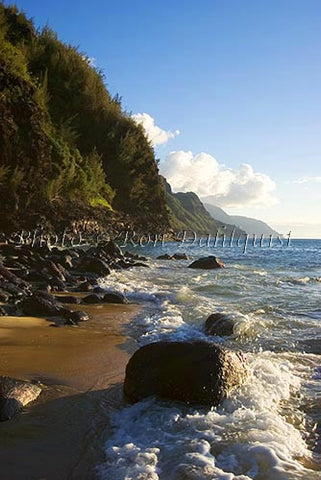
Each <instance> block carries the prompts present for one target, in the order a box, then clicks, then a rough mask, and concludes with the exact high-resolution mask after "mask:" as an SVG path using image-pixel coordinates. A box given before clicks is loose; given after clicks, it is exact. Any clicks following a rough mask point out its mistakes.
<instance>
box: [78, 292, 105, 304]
mask: <svg viewBox="0 0 321 480" xmlns="http://www.w3.org/2000/svg"><path fill="white" fill-rule="evenodd" d="M101 301H102V297H101V295H97V293H92V294H91V295H87V297H84V298H83V299H82V301H81V303H87V304H94V303H101Z"/></svg>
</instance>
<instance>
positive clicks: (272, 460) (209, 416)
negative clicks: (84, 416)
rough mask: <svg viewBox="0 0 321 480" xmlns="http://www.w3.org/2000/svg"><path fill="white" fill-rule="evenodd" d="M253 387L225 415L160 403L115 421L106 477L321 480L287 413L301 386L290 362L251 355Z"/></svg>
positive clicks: (147, 402) (234, 400)
mask: <svg viewBox="0 0 321 480" xmlns="http://www.w3.org/2000/svg"><path fill="white" fill-rule="evenodd" d="M249 362H250V366H251V368H252V375H251V378H250V380H249V382H248V383H247V384H246V385H244V386H243V387H242V388H240V389H239V390H238V391H236V392H235V394H234V395H233V397H232V398H229V399H227V400H225V402H224V403H223V405H222V406H221V407H220V408H216V409H214V408H212V409H210V410H208V409H198V410H195V409H192V408H187V407H184V406H182V405H180V404H178V403H174V402H165V401H159V400H156V399H153V398H150V399H146V400H144V401H142V402H139V403H137V404H135V405H134V406H130V407H127V408H125V409H124V410H122V411H120V412H117V413H115V414H114V416H113V418H112V426H113V432H114V433H113V435H112V437H111V438H110V439H109V440H108V442H107V444H106V450H105V452H106V460H105V462H104V464H103V465H101V466H100V467H99V472H100V478H102V479H110V478H112V479H113V480H114V479H115V480H125V479H128V480H129V479H132V480H147V479H148V480H180V479H191V480H196V479H197V480H210V479H211V480H214V479H215V480H252V479H253V480H254V479H255V480H256V479H264V480H285V479H286V480H289V479H293V480H294V479H304V480H306V479H309V480H314V479H315V480H316V479H317V478H320V475H319V473H318V472H314V471H312V470H308V469H306V468H305V467H303V466H302V464H300V463H299V461H298V460H297V458H299V457H308V456H309V452H308V450H307V446H306V444H305V442H304V440H303V438H302V436H301V434H300V432H299V430H297V429H296V428H295V427H294V426H293V425H292V424H290V423H288V422H287V421H286V419H285V417H283V416H281V415H280V414H279V408H280V402H291V395H292V392H293V389H294V390H296V389H298V388H299V386H300V383H301V380H300V378H299V377H298V376H296V375H295V373H294V371H293V370H294V369H293V365H292V364H291V363H290V362H289V361H288V360H287V359H286V358H283V357H282V355H278V356H277V355H275V354H270V353H268V352H264V353H262V354H260V355H256V356H254V355H250V357H249Z"/></svg>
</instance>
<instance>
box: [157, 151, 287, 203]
mask: <svg viewBox="0 0 321 480" xmlns="http://www.w3.org/2000/svg"><path fill="white" fill-rule="evenodd" d="M160 172H161V174H162V175H164V176H165V177H166V178H167V180H168V182H169V183H170V184H171V186H172V188H173V190H174V191H176V192H177V191H181V192H187V191H193V192H195V193H197V195H199V196H200V197H201V198H202V199H203V200H204V201H206V202H208V203H212V204H215V205H218V206H222V207H244V206H249V205H252V206H256V205H257V206H259V205H260V206H270V205H274V204H275V203H277V200H276V197H275V195H274V190H275V188H276V185H275V183H274V181H273V180H272V179H271V178H270V177H269V176H268V175H265V174H263V173H259V172H254V170H253V168H252V166H251V165H249V164H247V163H244V164H242V165H240V166H239V167H238V168H236V169H231V168H228V167H226V166H225V165H221V164H219V163H218V161H217V160H216V159H215V158H214V157H213V156H212V155H209V154H208V153H199V154H197V155H194V154H193V153H192V152H191V151H176V152H171V153H170V154H169V155H167V157H166V158H165V159H164V160H163V161H162V162H161V164H160Z"/></svg>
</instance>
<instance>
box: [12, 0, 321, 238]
mask: <svg viewBox="0 0 321 480" xmlns="http://www.w3.org/2000/svg"><path fill="white" fill-rule="evenodd" d="M16 4H17V5H18V6H19V7H21V8H23V10H24V11H25V12H26V13H27V15H28V16H31V17H33V18H34V21H35V23H36V25H38V26H41V25H44V24H45V23H47V22H48V23H49V25H50V26H51V27H52V28H53V29H54V30H56V31H57V32H58V35H59V38H60V39H61V40H63V41H65V42H67V43H71V44H73V45H78V46H79V48H80V50H82V51H83V52H85V53H86V54H87V55H88V57H90V58H94V62H95V65H96V66H97V67H99V68H100V69H102V70H103V71H104V73H105V75H106V83H107V86H108V88H109V89H110V91H111V92H112V93H113V94H114V93H119V94H120V95H121V97H122V98H123V105H124V107H125V108H126V109H127V110H128V111H130V112H133V113H135V114H136V113H146V114H148V115H150V116H151V117H153V119H154V122H155V124H156V125H157V126H159V127H161V128H162V129H164V130H165V131H171V132H175V131H176V130H179V131H180V134H179V135H172V137H174V138H169V139H168V141H167V142H166V143H163V144H159V145H157V144H156V143H155V149H156V153H157V155H158V156H159V157H160V158H161V160H162V162H164V167H163V168H164V173H166V174H167V175H168V176H169V177H170V178H169V179H170V180H172V183H173V184H174V188H181V189H184V188H185V189H187V188H189V189H191V188H194V190H195V191H196V192H197V193H199V194H200V195H201V196H203V197H204V198H205V197H209V196H211V194H213V195H212V197H213V201H215V200H217V202H218V204H220V205H221V206H222V207H223V208H225V210H227V211H228V212H229V213H231V214H246V215H250V216H254V217H257V218H261V219H263V220H267V221H269V222H270V223H271V224H273V225H274V226H276V227H277V228H278V229H279V230H280V231H284V232H285V231H286V230H287V229H289V228H292V230H293V231H294V233H295V234H296V236H307V237H308V236H312V237H316V236H318V237H320V238H321V208H320V206H319V205H320V204H321V195H320V193H319V192H320V190H321V188H320V187H321V161H320V160H321V158H320V157H321V154H320V146H321V145H320V143H321V140H320V139H321V88H320V85H321V1H320V0H278V1H275V0H268V1H267V0H260V1H257V0H255V1H254V0H242V1H241V0H220V1H215V0H211V1H209V0H203V1H200V2H195V1H190V0H187V1H186V0H185V1H182V0H179V1H176V2H170V1H168V0H163V1H162V2H153V1H146V0H138V1H135V0H132V1H130V0H123V1H118V2H111V1H102V0H99V1H98V0H92V2H90V3H89V2H88V1H86V2H85V1H75V0H72V1H68V2H64V3H62V2H57V1H52V0H46V1H45V2H44V1H39V0H18V1H17V2H16ZM173 151H174V152H181V156H179V155H178V154H177V155H176V156H175V157H173V155H171V154H170V152H173ZM182 152H183V153H182ZM186 152H191V154H190V155H189V157H188V158H187V156H186ZM201 152H205V153H206V154H208V156H206V157H204V156H203V157H199V156H197V155H198V154H200V153H201ZM212 157H215V159H216V161H217V162H216V163H215V168H212V167H213V165H212V163H211V162H212V160H211V158H212ZM173 158H174V159H175V161H173V162H172V163H171V165H169V162H171V161H172V159H173ZM215 159H214V160H213V162H215ZM162 162H161V165H162ZM206 162H208V163H206ZM241 164H249V165H250V166H251V168H252V173H251V172H250V171H249V170H248V171H247V172H245V170H244V171H243V170H242V171H241V170H240V165H241ZM184 165H185V168H187V169H188V165H189V166H191V167H192V168H191V169H190V171H192V170H193V168H194V171H196V170H197V168H198V167H199V168H202V172H203V174H204V178H203V177H202V175H201V174H200V175H194V179H193V178H189V179H188V181H187V182H186V184H185V183H184V182H183V183H182V181H181V178H182V175H184V168H183V167H184ZM207 165H209V168H208V169H207ZM185 172H186V173H187V175H188V171H186V170H185ZM208 172H212V174H213V175H216V174H217V179H219V180H220V186H221V187H222V186H224V188H221V191H220V193H219V194H218V193H217V192H216V191H214V190H215V188H217V187H218V182H217V181H216V182H215V181H214V180H213V182H212V183H211V182H208V181H207V182H206V181H205V180H208V178H206V177H208V174H207V173H208ZM240 172H241V173H240ZM253 172H254V173H253ZM244 175H245V176H244ZM246 175H247V176H246ZM260 175H261V177H260ZM196 177H197V178H196ZM178 179H179V180H178ZM269 180H271V182H272V183H273V182H274V186H273V184H272V183H269ZM193 182H194V183H193ZM204 182H205V183H204ZM224 182H225V183H224ZM233 182H234V183H233ZM242 182H243V184H244V185H245V187H247V186H248V188H249V189H250V188H253V195H249V197H248V198H247V195H245V196H244V198H243V201H240V202H239V204H238V203H237V202H236V201H235V198H236V195H237V193H238V192H240V195H242V192H243V193H244V189H243V190H242V188H239V187H240V184H241V183H242ZM246 182H247V183H246ZM205 184H206V185H207V187H206V188H205V187H204V185H205ZM259 187H260V188H261V189H260V188H259ZM264 188H265V190H264ZM210 189H212V190H211V192H210ZM255 195H256V197H255ZM260 195H261V197H262V202H261V203H260ZM232 197H233V200H231V199H232Z"/></svg>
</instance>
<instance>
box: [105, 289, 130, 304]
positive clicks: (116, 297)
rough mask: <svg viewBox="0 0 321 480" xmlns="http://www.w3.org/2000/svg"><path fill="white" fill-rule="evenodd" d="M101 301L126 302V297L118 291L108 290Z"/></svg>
mask: <svg viewBox="0 0 321 480" xmlns="http://www.w3.org/2000/svg"><path fill="white" fill-rule="evenodd" d="M103 301H104V302H106V303H128V300H127V298H126V297H125V295H123V294H122V293H120V292H109V293H106V294H105V295H104V298H103Z"/></svg>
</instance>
